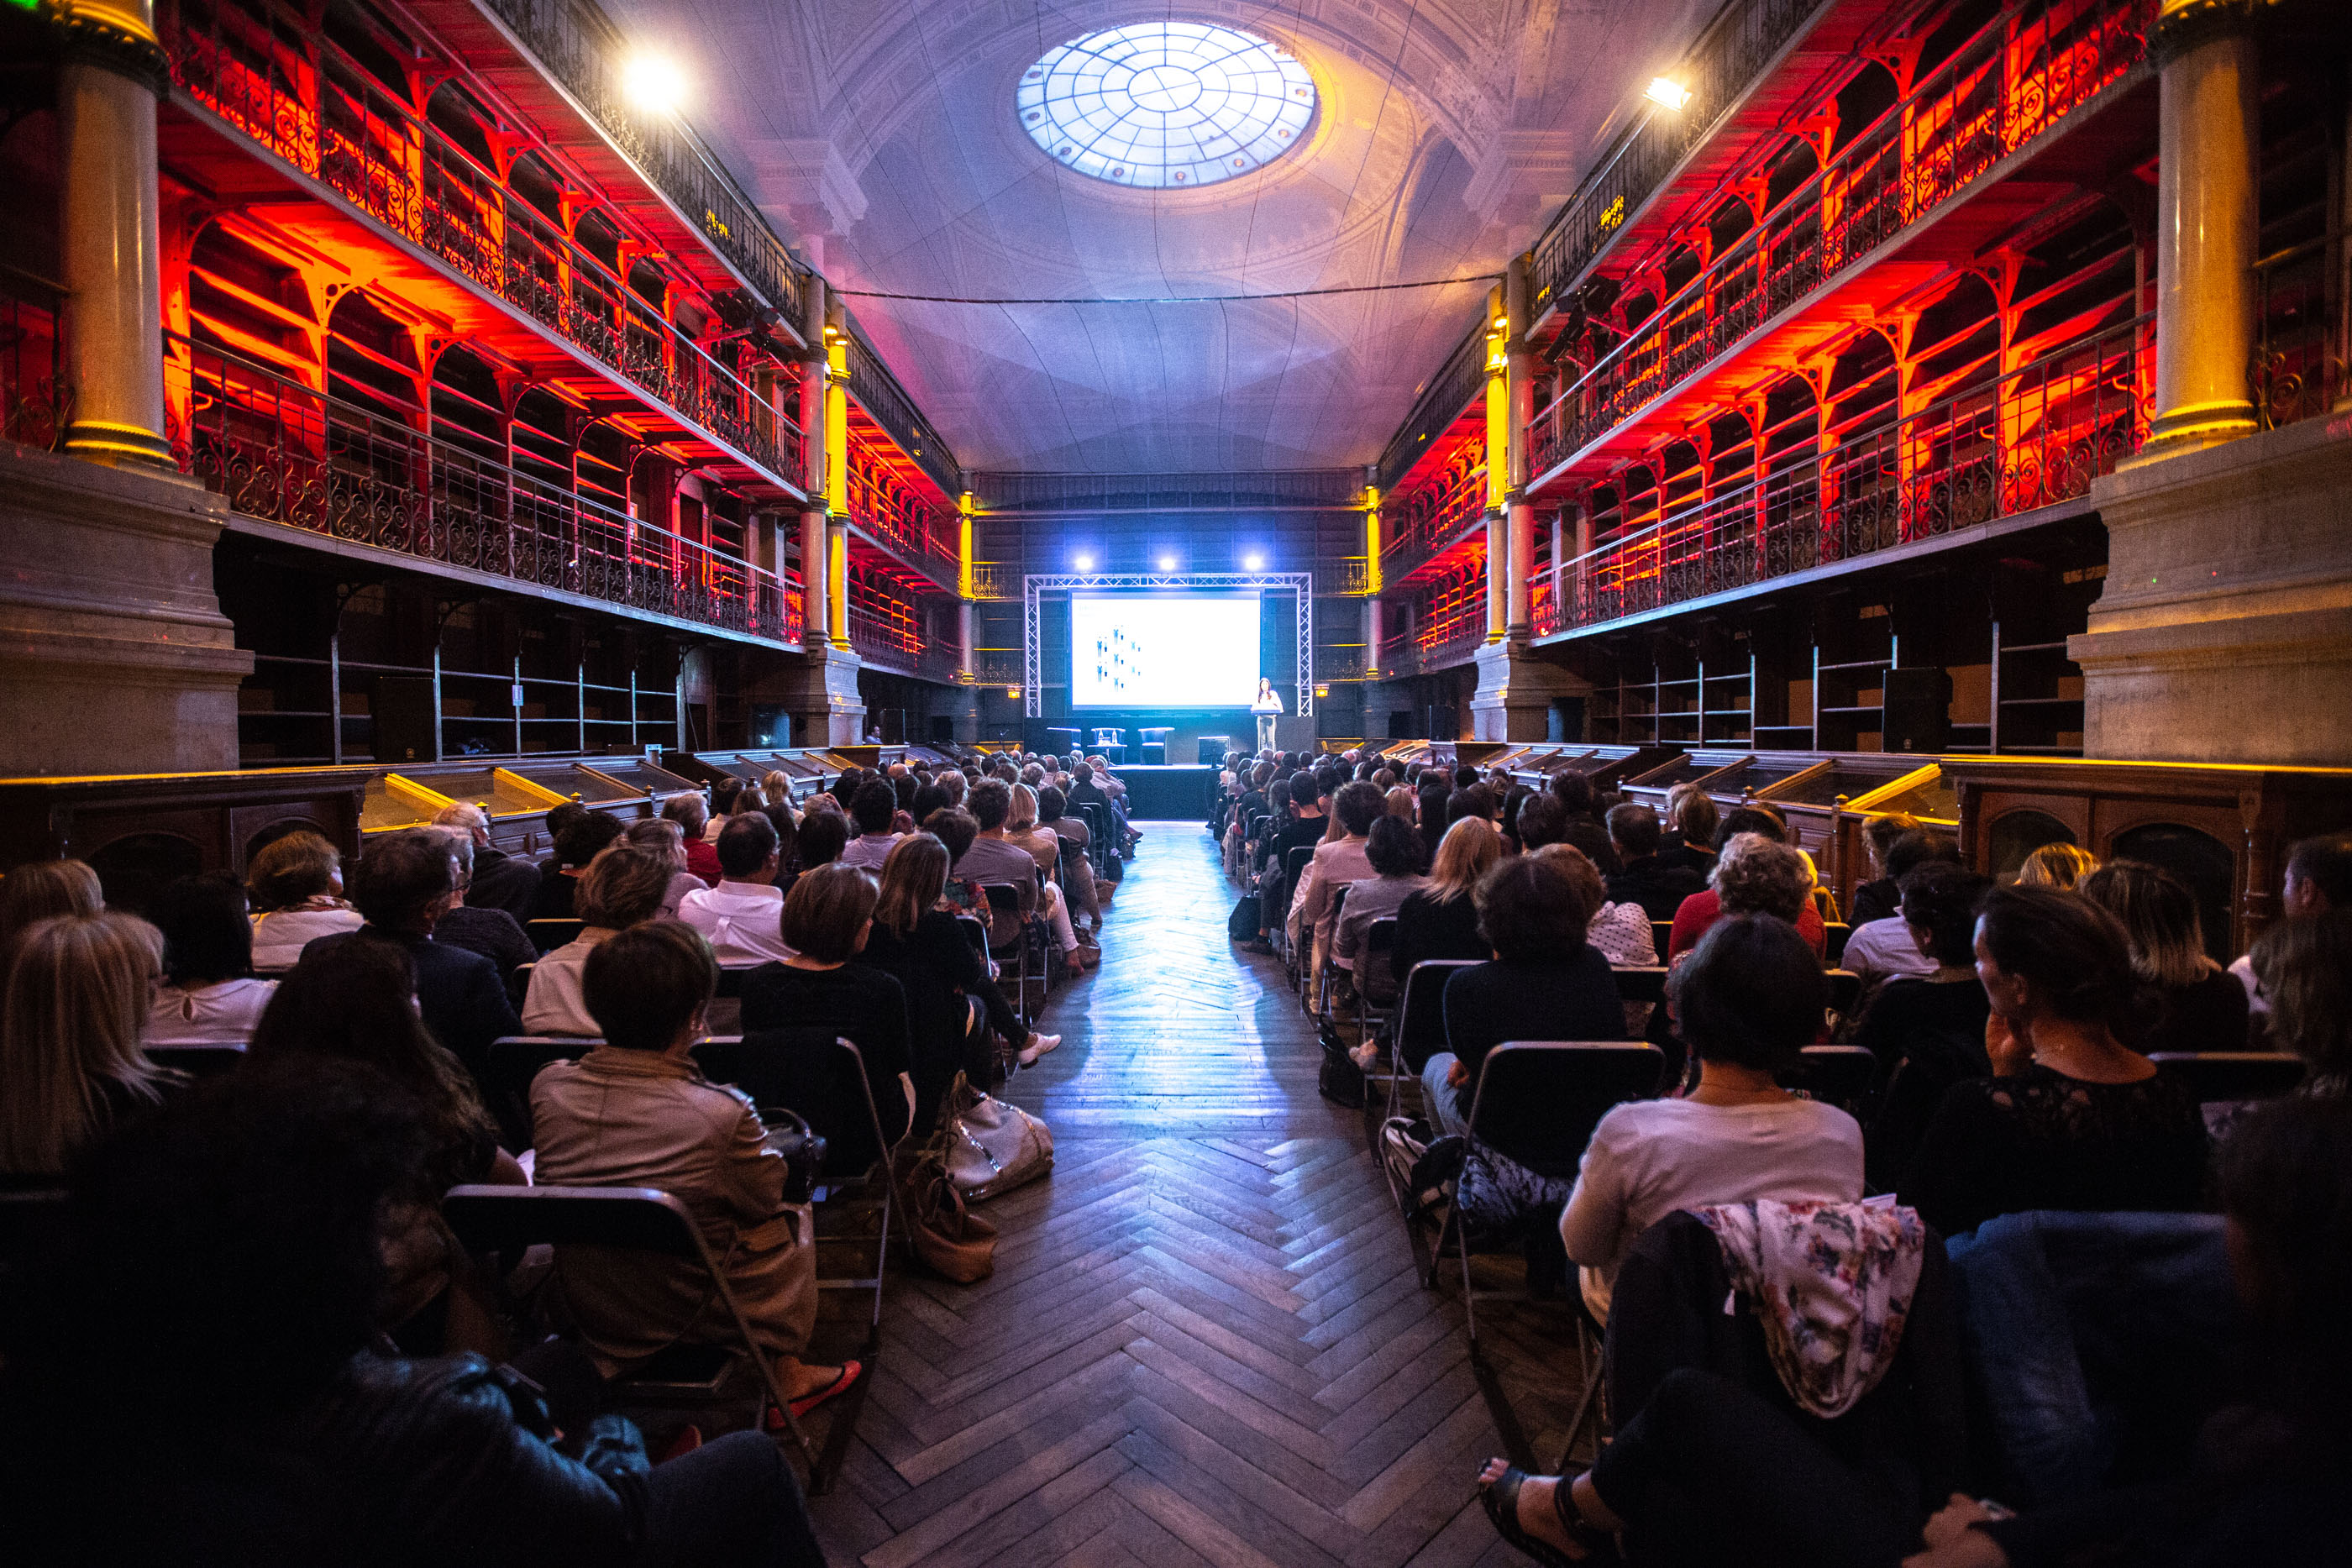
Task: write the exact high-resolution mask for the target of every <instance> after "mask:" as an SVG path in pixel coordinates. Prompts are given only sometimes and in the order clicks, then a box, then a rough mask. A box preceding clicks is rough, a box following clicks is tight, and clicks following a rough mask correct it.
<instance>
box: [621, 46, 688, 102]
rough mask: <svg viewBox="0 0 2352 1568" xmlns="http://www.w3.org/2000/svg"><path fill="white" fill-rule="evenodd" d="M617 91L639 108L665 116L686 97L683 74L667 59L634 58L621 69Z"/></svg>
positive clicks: (684, 76)
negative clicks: (618, 89)
mask: <svg viewBox="0 0 2352 1568" xmlns="http://www.w3.org/2000/svg"><path fill="white" fill-rule="evenodd" d="M621 91H622V92H623V93H624V94H625V95H626V96H627V98H628V100H629V102H630V103H632V104H634V105H635V107H637V108H639V109H643V110H651V111H652V112H654V113H656V114H667V113H670V112H672V111H674V110H676V109H677V106H678V104H679V103H680V102H681V101H682V100H683V99H685V97H686V74H685V73H684V72H683V71H681V70H679V69H678V68H677V61H676V60H673V59H670V58H668V57H667V56H663V55H637V56H634V57H631V59H630V60H629V63H628V64H626V65H625V66H623V67H622V68H621Z"/></svg>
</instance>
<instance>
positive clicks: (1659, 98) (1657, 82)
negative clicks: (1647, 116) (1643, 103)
mask: <svg viewBox="0 0 2352 1568" xmlns="http://www.w3.org/2000/svg"><path fill="white" fill-rule="evenodd" d="M1646 96H1647V97H1648V98H1649V99H1650V101H1651V102H1652V103H1660V104H1664V105H1665V107H1666V108H1668V109H1680V108H1681V107H1682V106H1683V105H1685V104H1686V103H1688V102H1689V101H1690V89H1688V88H1686V87H1685V86H1683V84H1682V83H1680V82H1678V81H1676V80H1675V78H1672V77H1658V78H1654V80H1653V81H1652V82H1651V83H1650V90H1649V92H1648V94H1647V95H1646Z"/></svg>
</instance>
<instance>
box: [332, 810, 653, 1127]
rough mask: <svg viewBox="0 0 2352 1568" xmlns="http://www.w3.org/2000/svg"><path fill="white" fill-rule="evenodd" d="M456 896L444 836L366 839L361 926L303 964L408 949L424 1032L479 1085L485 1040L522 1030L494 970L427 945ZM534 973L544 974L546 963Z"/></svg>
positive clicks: (408, 833)
mask: <svg viewBox="0 0 2352 1568" xmlns="http://www.w3.org/2000/svg"><path fill="white" fill-rule="evenodd" d="M598 815H602V813H598ZM604 820H605V821H612V819H611V818H609V817H607V818H605V819H604ZM456 898H457V858H456V856H455V855H453V854H452V853H451V852H450V849H449V840H448V837H447V835H446V834H444V833H442V832H440V831H438V830H436V829H433V828H410V829H407V830H405V831H401V832H396V833H384V834H382V835H380V836H378V837H376V838H373V839H371V840H370V841H368V848H367V854H366V855H365V856H364V857H363V858H362V860H361V861H360V863H359V865H358V867H357V868H356V869H355V870H354V872H353V873H352V902H353V903H355V904H358V905H359V910H360V914H361V915H362V916H363V917H364V918H365V920H366V922H367V923H366V924H365V925H362V926H361V927H360V928H359V929H358V930H356V931H346V932H341V933H338V934H337V935H334V936H321V937H320V938H318V939H317V940H316V941H314V942H312V943H311V944H310V946H307V947H305V948H303V949H302V961H303V962H304V963H308V962H310V959H311V958H312V956H314V955H316V956H324V955H326V954H328V953H331V952H332V951H333V950H334V948H336V947H337V946H341V945H342V944H344V943H347V942H373V941H389V942H394V943H397V944H398V945H399V946H403V947H404V948H406V949H407V950H408V956H409V958H410V960H411V961H412V962H414V963H415V966H416V1000H417V1005H418V1007H419V1008H420V1009H422V1010H423V1012H424V1015H425V1027H426V1028H427V1029H429V1030H432V1031H433V1038H434V1039H436V1040H439V1041H440V1042H441V1043H442V1044H443V1045H446V1046H447V1047H448V1048H449V1049H450V1050H451V1051H455V1052H457V1060H458V1061H462V1062H464V1063H465V1064H466V1067H467V1071H470V1072H472V1073H473V1074H474V1077H475V1081H476V1082H480V1080H481V1075H482V1071H483V1069H484V1067H485V1066H486V1065H487V1063H488V1058H489V1051H490V1041H492V1040H496V1039H498V1038H499V1036H501V1035H509V1034H520V1033H521V1032H522V1025H521V1024H520V1021H518V1020H517V1019H516V1018H515V1014H514V1007H513V1005H512V1004H511V1003H509V1001H508V1000H507V993H506V988H505V987H503V986H501V985H500V984H499V971H498V967H497V966H496V965H494V964H492V963H491V962H490V961H489V960H488V958H485V957H483V956H481V955H480V954H479V953H468V952H467V951H466V950H465V949H464V948H463V947H452V946H448V945H447V944H446V943H441V942H436V941H434V940H433V927H434V925H435V924H436V922H437V921H439V919H440V918H441V916H442V915H445V914H446V913H447V912H448V910H449V907H450V905H451V904H453V903H454V902H455V901H456ZM295 967H296V968H297V969H298V970H299V968H300V967H301V965H300V964H297V965H296V966H295ZM540 968H541V970H542V971H543V970H544V969H545V968H546V964H545V962H544V961H542V962H541V965H540ZM535 984H536V982H535V981H534V985H535Z"/></svg>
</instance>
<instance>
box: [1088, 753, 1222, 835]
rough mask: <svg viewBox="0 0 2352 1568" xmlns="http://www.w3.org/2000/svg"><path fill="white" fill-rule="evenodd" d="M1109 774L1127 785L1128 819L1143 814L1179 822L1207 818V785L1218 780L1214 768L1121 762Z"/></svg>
mask: <svg viewBox="0 0 2352 1568" xmlns="http://www.w3.org/2000/svg"><path fill="white" fill-rule="evenodd" d="M1111 775H1112V777H1114V778H1116V779H1118V780H1119V781H1120V782H1121V783H1123V784H1125V785H1126V786H1127V814H1128V817H1129V820H1130V821H1141V820H1143V819H1144V818H1146V817H1156V818H1159V819H1160V820H1161V821H1179V822H1181V821H1208V817H1209V787H1210V786H1211V785H1212V784H1213V783H1215V782H1216V779H1217V770H1216V769H1215V768H1202V767H1200V766H1198V765H1193V766H1189V767H1187V766H1179V765H1176V764H1172V763H1171V764H1169V765H1167V766H1164V767H1162V766H1150V767H1146V766H1144V765H1143V764H1141V763H1122V764H1120V765H1119V766H1118V767H1116V768H1112V769H1111Z"/></svg>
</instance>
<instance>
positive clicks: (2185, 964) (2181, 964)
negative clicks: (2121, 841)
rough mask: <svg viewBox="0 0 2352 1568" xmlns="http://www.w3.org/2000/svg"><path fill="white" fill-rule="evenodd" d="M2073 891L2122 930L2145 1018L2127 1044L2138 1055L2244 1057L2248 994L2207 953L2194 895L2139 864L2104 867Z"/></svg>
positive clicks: (2120, 862)
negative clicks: (2216, 1053)
mask: <svg viewBox="0 0 2352 1568" xmlns="http://www.w3.org/2000/svg"><path fill="white" fill-rule="evenodd" d="M2075 890H2076V891H2077V892H2079V893H2081V894H2082V895H2083V896H2084V897H2085V898H2087V899H2089V900H2090V901H2091V902H2092V903H2094V904H2098V905H2099V906H2100V907H2101V908H2103V909H2105V911H2106V912H2107V913H2108V914H2110V915H2114V916H2115V917H2116V920H2117V921H2119V922H2120V923H2121V924H2122V925H2123V928H2124V937H2125V940H2126V942H2127V943H2128V945H2129V949H2130V953H2131V967H2132V973H2133V974H2134V975H2135V976H2137V977H2138V979H2139V983H2140V988H2141V993H2142V1001H2143V1006H2144V1011H2145V1013H2146V1015H2147V1016H2146V1018H2145V1019H2144V1020H2143V1028H2142V1029H2141V1031H2140V1033H2139V1035H2138V1036H2137V1038H2136V1039H2134V1040H2131V1041H2130V1043H2131V1044H2132V1045H2134V1046H2136V1047H2137V1049H2139V1050H2141V1051H2243V1050H2245V1049H2246V1034H2247V1012H2246V990H2245V988H2244V987H2243V986H2242V985H2240V984H2239V983H2238V979H2237V977H2235V976H2234V975H2231V974H2230V973H2229V972H2228V971H2227V970H2225V969H2223V968H2222V967H2221V965H2219V964H2217V963H2215V962H2214V961H2213V960H2212V959H2211V958H2210V957H2208V956H2206V953H2205V934H2204V930H2203V928H2202V926H2201V925H2200V923H2199V921H2198V918H2197V895H2196V894H2193V893H2191V892H2189V888H2188V885H2187V884H2186V883H2182V882H2181V881H2180V880H2179V878H2178V877H2175V876H2172V875H2171V874H2169V873H2166V872H2163V871H2159V870H2158V869H2157V868H2156V867H2155V866H2152V865H2147V864H2144V863H2142V862H2138V861H2127V860H2117V861H2109V862H2107V863H2106V864H2105V865H2103V866H2101V867H2100V868H2099V869H2098V870H2096V871H2095V872H2091V873H2088V874H2086V875H2085V876H2084V878H2083V880H2082V881H2081V882H2079V883H2075Z"/></svg>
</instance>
